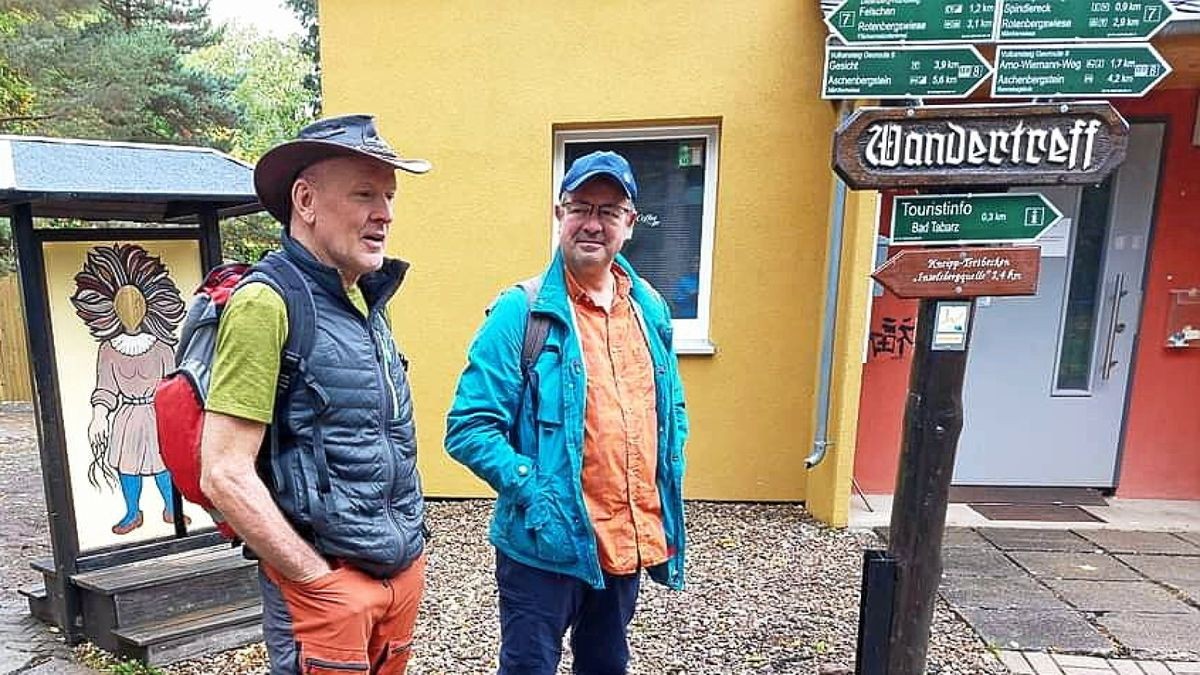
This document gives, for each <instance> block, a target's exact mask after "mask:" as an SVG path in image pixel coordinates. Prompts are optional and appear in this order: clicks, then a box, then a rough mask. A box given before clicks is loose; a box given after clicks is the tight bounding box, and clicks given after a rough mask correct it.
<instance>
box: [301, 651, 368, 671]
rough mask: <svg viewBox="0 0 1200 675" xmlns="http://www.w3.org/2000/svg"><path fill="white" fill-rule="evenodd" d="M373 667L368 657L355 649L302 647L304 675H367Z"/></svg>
mask: <svg viewBox="0 0 1200 675" xmlns="http://www.w3.org/2000/svg"><path fill="white" fill-rule="evenodd" d="M370 670H371V666H370V664H368V663H367V655H366V654H365V653H363V652H360V651H356V650H353V649H333V648H329V647H321V646H318V645H305V644H302V645H300V672H301V673H303V674H304V675H344V674H345V673H367V672H370Z"/></svg>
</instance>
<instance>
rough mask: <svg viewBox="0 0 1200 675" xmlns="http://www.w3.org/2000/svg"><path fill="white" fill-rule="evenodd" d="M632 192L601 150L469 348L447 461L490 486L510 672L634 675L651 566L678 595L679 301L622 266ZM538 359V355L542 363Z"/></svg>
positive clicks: (567, 186)
mask: <svg viewBox="0 0 1200 675" xmlns="http://www.w3.org/2000/svg"><path fill="white" fill-rule="evenodd" d="M636 197H637V183H636V181H635V180H634V176H633V170H632V169H631V168H630V166H629V163H628V162H627V161H625V158H623V157H621V156H620V155H618V154H616V153H614V152H594V153H592V154H589V155H586V156H584V157H581V158H579V159H578V160H576V161H575V162H574V163H573V164H572V165H571V167H570V169H568V170H567V173H566V175H565V176H564V177H563V181H562V186H561V188H560V190H559V201H558V203H556V204H555V206H554V213H555V216H556V217H557V218H558V222H559V225H560V234H559V241H558V251H557V252H556V253H555V255H554V259H553V261H552V262H551V263H550V266H549V268H547V269H546V271H545V272H543V273H542V274H541V275H540V276H539V277H538V278H535V279H531V280H529V281H526V282H522V283H521V284H518V285H517V286H516V287H514V288H510V289H508V290H507V291H505V292H503V293H502V294H501V295H500V297H499V298H498V299H497V300H496V302H495V303H494V304H493V306H492V308H491V309H490V310H489V312H488V315H487V318H486V319H485V320H484V323H483V326H482V327H481V328H480V330H479V333H478V334H477V335H476V337H475V341H474V342H473V344H472V345H471V348H470V351H469V352H468V354H467V367H466V370H465V371H464V372H463V374H462V377H461V378H460V379H459V383H458V390H457V393H456V395H455V399H454V404H453V406H452V407H451V409H450V413H449V417H448V420H447V430H446V449H447V451H448V452H449V453H450V455H451V456H453V457H454V458H455V459H456V460H458V461H459V462H462V463H463V464H465V465H466V466H467V467H468V468H470V469H471V471H473V472H474V473H475V474H476V475H478V476H479V477H480V478H482V479H483V480H485V481H487V483H488V484H489V485H491V486H492V488H493V489H495V490H496V493H497V495H498V496H497V499H496V506H495V512H494V514H493V517H492V524H491V531H490V539H491V542H492V544H493V545H494V546H495V547H496V583H497V585H498V586H499V591H500V637H501V647H500V671H499V672H500V673H501V675H508V674H514V673H522V674H534V675H536V674H541V673H545V674H546V675H551V674H553V673H554V672H555V670H556V668H557V666H558V662H559V660H560V658H561V656H562V639H563V636H564V635H565V634H566V632H567V629H568V628H569V629H570V631H571V650H572V652H573V655H574V671H575V672H576V673H596V674H607V673H624V672H626V667H627V664H628V662H629V646H628V642H627V639H626V630H627V627H628V626H629V622H630V620H632V618H633V612H634V606H635V603H636V601H637V593H638V584H639V580H640V576H641V571H642V570H643V569H646V570H648V571H649V573H650V577H651V578H652V579H654V580H655V581H658V582H660V583H663V584H665V585H667V586H669V587H671V588H674V589H679V588H682V586H683V553H684V525H683V497H682V492H681V487H682V484H683V467H684V464H683V445H684V440H685V439H686V437H687V416H686V412H685V410H684V403H683V387H682V385H681V383H680V380H679V369H678V362H677V360H676V358H675V354H674V351H673V350H672V346H671V317H670V311H669V309H668V306H667V303H666V302H665V301H664V300H663V298H662V296H660V295H659V294H658V292H657V291H655V290H654V289H653V288H651V286H650V284H648V283H647V282H646V281H645V280H643V279H641V278H640V277H638V275H637V273H636V272H635V271H634V270H633V268H632V267H631V266H630V264H629V262H628V261H627V260H625V259H624V258H623V257H621V255H620V254H619V252H620V250H621V247H622V246H623V245H624V243H625V242H626V241H627V240H628V239H629V238H630V237H632V236H633V226H634V222H635V221H636V219H637V211H636V210H635V209H634V205H633V200H634V199H635V198H636ZM534 348H537V349H536V351H535V350H534Z"/></svg>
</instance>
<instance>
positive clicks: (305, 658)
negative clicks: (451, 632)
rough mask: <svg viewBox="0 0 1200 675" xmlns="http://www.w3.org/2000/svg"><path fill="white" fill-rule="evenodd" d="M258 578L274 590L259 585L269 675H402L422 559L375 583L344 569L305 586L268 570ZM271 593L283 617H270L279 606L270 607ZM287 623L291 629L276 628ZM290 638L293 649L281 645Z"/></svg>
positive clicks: (420, 584)
mask: <svg viewBox="0 0 1200 675" xmlns="http://www.w3.org/2000/svg"><path fill="white" fill-rule="evenodd" d="M262 571H263V575H264V576H265V577H266V581H269V582H270V584H271V585H272V586H274V587H275V588H274V589H271V588H269V587H268V586H267V584H266V583H264V584H263V632H264V634H265V636H266V638H267V649H268V652H270V656H271V673H273V674H274V673H288V674H291V673H297V674H301V673H302V674H303V675H325V674H327V673H340V674H343V675H344V674H345V673H354V672H358V673H366V672H370V673H375V674H377V675H402V674H403V673H404V670H405V668H406V667H407V666H408V658H409V655H410V653H411V650H412V641H413V627H414V626H415V625H416V622H417V609H418V607H419V606H420V604H421V594H422V593H423V592H424V590H425V556H423V555H422V556H421V557H420V558H417V560H416V561H414V562H413V564H412V565H410V566H409V567H408V569H405V570H403V571H401V572H399V573H398V574H396V576H394V577H392V578H390V579H376V578H374V577H371V576H369V575H367V574H365V573H363V572H361V571H359V570H357V569H355V568H353V567H350V566H348V565H347V566H339V567H336V568H335V569H334V571H333V572H332V573H330V574H327V575H325V576H323V577H321V578H320V579H317V580H316V581H313V582H311V583H304V584H301V583H297V582H295V581H291V580H289V579H285V578H284V577H283V576H282V575H280V574H279V573H278V572H276V571H275V570H274V569H272V568H271V567H270V566H269V565H267V564H265V563H264V564H263V565H262ZM276 592H277V593H278V596H281V597H282V603H283V604H284V605H286V608H285V609H286V612H278V611H272V610H273V609H278V608H273V607H272V605H273V604H278V601H275V602H273V601H272V600H273V596H275V594H276ZM283 614H286V616H282V615H283ZM284 620H287V621H288V622H289V623H290V626H281V625H279V624H280V623H283V621H284ZM288 632H290V636H291V638H292V644H291V645H289V644H286V642H287V640H286V638H285V639H282V640H281V639H279V636H280V635H286V633H288ZM273 637H274V638H275V639H272V638H273ZM289 647H290V649H289Z"/></svg>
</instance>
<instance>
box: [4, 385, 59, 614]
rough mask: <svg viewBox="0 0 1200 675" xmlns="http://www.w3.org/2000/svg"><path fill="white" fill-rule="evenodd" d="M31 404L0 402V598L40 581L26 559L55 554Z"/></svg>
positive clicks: (17, 598) (8, 597)
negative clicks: (51, 545)
mask: <svg viewBox="0 0 1200 675" xmlns="http://www.w3.org/2000/svg"><path fill="white" fill-rule="evenodd" d="M40 467H41V459H40V458H39V457H38V449H37V430H36V428H35V427H34V423H33V408H32V407H31V406H29V405H24V404H12V403H0V586H2V587H3V591H2V598H0V599H2V600H3V602H6V603H7V602H9V601H12V602H20V601H21V598H20V596H18V595H17V589H18V588H20V587H21V586H25V585H28V584H32V583H34V582H37V581H40V580H41V579H40V575H39V574H38V573H37V572H34V571H33V570H32V569H31V568H30V567H29V563H31V562H33V561H34V560H49V559H51V558H53V557H54V555H53V553H52V552H51V550H50V528H49V525H48V523H47V519H46V501H45V499H44V498H43V490H42V473H41V469H40Z"/></svg>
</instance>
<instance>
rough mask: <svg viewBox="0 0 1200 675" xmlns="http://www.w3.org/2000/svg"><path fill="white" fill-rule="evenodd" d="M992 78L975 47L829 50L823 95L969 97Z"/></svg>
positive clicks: (837, 96)
mask: <svg viewBox="0 0 1200 675" xmlns="http://www.w3.org/2000/svg"><path fill="white" fill-rule="evenodd" d="M990 74H991V67H990V66H988V63H987V61H984V59H983V57H982V56H981V55H980V54H979V50H977V49H975V48H974V47H905V48H903V49H892V48H888V47H826V48H825V81H824V87H823V89H822V91H821V97H822V98H826V99H837V98H878V99H896V98H922V97H926V96H929V97H938V98H965V97H966V96H968V95H970V93H971V92H972V91H974V90H975V89H976V88H977V87H978V86H979V85H980V84H981V83H983V81H984V80H985V79H987V77H988V75H990Z"/></svg>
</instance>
